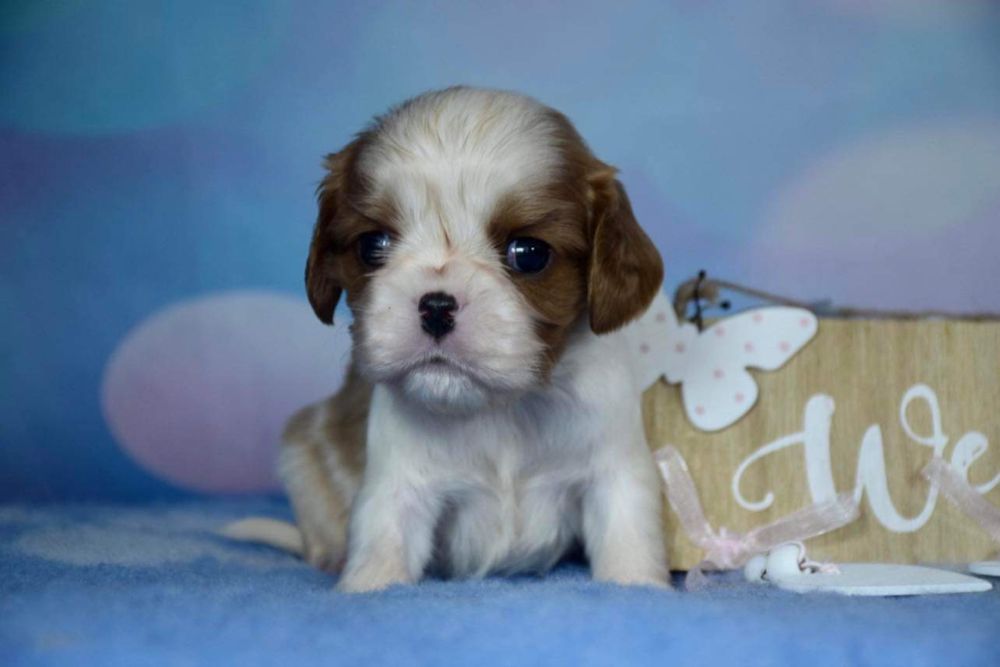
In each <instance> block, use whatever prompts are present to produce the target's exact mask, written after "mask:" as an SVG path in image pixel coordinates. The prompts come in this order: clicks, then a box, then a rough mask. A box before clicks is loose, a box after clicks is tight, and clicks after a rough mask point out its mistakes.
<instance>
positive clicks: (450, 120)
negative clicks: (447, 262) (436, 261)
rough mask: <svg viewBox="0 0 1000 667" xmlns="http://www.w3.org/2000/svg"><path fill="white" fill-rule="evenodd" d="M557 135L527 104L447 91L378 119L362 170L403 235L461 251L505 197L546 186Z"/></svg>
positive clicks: (542, 110) (542, 113)
mask: <svg viewBox="0 0 1000 667" xmlns="http://www.w3.org/2000/svg"><path fill="white" fill-rule="evenodd" d="M556 130H557V126H556V124H555V122H554V120H553V119H552V117H551V116H550V115H549V114H548V113H547V109H546V107H544V106H542V105H541V104H539V103H538V102H536V101H535V100H532V99H531V98H527V97H523V96H520V95H515V94H513V93H505V92H498V91H489V90H472V89H464V88H457V89H451V90H445V91H441V92H437V93H430V94H428V95H424V96H421V97H419V98H416V99H415V100H413V101H411V102H409V103H408V104H406V105H404V106H403V107H401V108H400V109H398V110H396V111H393V112H391V113H390V114H389V115H388V116H386V117H385V118H383V119H381V121H380V122H379V124H378V125H377V127H376V130H375V132H374V135H373V137H372V141H371V143H370V144H369V145H368V146H367V147H366V149H365V151H364V153H363V155H362V158H361V164H360V168H361V171H362V172H363V173H365V174H366V175H367V176H368V177H369V178H370V180H371V183H372V185H373V187H374V189H375V190H376V192H380V193H386V194H388V195H390V196H391V197H392V199H393V202H394V204H395V206H396V208H397V210H398V213H399V216H400V220H397V221H396V223H397V225H398V226H399V227H401V229H402V231H404V232H407V231H411V230H413V231H418V232H419V233H420V234H421V235H424V234H433V235H435V236H436V235H438V234H443V233H447V234H448V237H449V239H450V240H451V241H452V242H456V243H459V242H461V241H462V240H463V239H468V240H472V239H474V238H479V237H481V235H482V231H483V227H484V226H485V224H486V222H487V221H488V219H489V216H490V214H491V213H492V211H493V207H494V206H495V204H496V202H497V201H498V200H499V199H500V198H501V197H503V195H505V194H506V193H509V192H511V191H513V190H516V189H518V188H523V187H527V186H530V185H533V184H534V185H537V184H538V183H541V182H544V181H545V180H547V179H549V178H551V175H552V174H553V173H554V172H555V171H556V169H557V168H558V160H559V155H558V151H557V150H556V148H555V141H554V137H555V132H556ZM414 227H418V228H419V230H414V229H413V228H414Z"/></svg>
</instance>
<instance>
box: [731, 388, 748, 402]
mask: <svg viewBox="0 0 1000 667" xmlns="http://www.w3.org/2000/svg"><path fill="white" fill-rule="evenodd" d="M746 398H747V397H746V396H744V395H743V392H741V391H738V392H736V395H735V396H733V400H734V401H736V402H737V403H742V402H743V401H745V400H746Z"/></svg>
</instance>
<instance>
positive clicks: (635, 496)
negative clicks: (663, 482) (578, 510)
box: [583, 436, 669, 586]
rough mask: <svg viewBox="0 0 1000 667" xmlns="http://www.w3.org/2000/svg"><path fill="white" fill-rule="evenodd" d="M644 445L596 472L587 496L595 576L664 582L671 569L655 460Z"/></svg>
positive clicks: (587, 531) (588, 542)
mask: <svg viewBox="0 0 1000 667" xmlns="http://www.w3.org/2000/svg"><path fill="white" fill-rule="evenodd" d="M640 437H641V436H640ZM641 447H642V450H641V451H637V452H632V453H630V454H631V455H629V456H628V460H627V461H622V462H618V463H617V464H616V465H609V466H606V467H604V468H603V469H602V470H599V471H597V472H596V473H595V475H596V476H595V478H594V480H593V482H592V483H591V484H590V485H589V486H588V488H587V489H586V491H585V492H584V497H583V533H584V545H585V547H586V550H587V555H588V557H589V559H590V569H591V573H592V574H593V577H594V579H597V580H599V581H610V582H614V583H619V584H634V585H653V586H665V585H668V577H669V570H668V568H667V557H666V552H665V544H664V541H663V528H662V524H661V511H662V500H661V495H660V487H659V484H658V481H657V479H656V476H655V475H656V472H655V466H654V464H653V461H652V459H651V458H650V457H649V456H648V453H647V455H646V456H643V455H642V453H645V452H644V450H645V445H644V444H642V445H641ZM646 459H649V460H646Z"/></svg>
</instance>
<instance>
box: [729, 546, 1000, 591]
mask: <svg viewBox="0 0 1000 667" xmlns="http://www.w3.org/2000/svg"><path fill="white" fill-rule="evenodd" d="M998 564H1000V563H998ZM743 576H744V578H745V579H746V580H747V581H749V582H751V583H771V584H774V585H775V586H777V587H778V588H782V589H784V590H788V591H792V592H795V593H814V592H815V593H840V594H842V595H852V596H879V597H900V596H906V595H941V594H945V593H981V592H983V591H988V590H990V589H991V588H992V585H991V584H990V583H989V582H987V581H983V580H982V579H977V578H975V577H970V576H968V575H966V574H961V573H959V572H952V571H949V570H939V569H936V568H931V567H923V566H919V565H896V564H887V563H845V564H843V565H832V564H820V563H813V562H810V561H808V560H807V559H806V552H805V547H804V546H803V545H802V544H801V543H797V542H793V543H788V544H782V545H781V546H778V547H775V548H774V549H772V550H771V551H770V553H767V554H760V555H757V556H754V557H753V558H751V559H750V560H749V561H748V562H747V564H746V566H745V567H744V569H743Z"/></svg>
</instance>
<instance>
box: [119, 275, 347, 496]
mask: <svg viewBox="0 0 1000 667" xmlns="http://www.w3.org/2000/svg"><path fill="white" fill-rule="evenodd" d="M349 353H350V344H349V336H348V333H347V325H346V323H345V322H342V321H340V322H337V325H336V326H334V327H333V328H330V327H326V326H324V325H322V324H321V323H320V322H319V321H318V320H317V319H316V318H315V316H314V315H313V313H312V311H311V310H310V308H309V305H308V304H307V303H306V302H305V301H304V300H302V299H297V298H293V297H290V296H287V295H284V294H280V293H275V292H265V291H238V292H235V291H234V292H221V293H215V294H210V295H206V296H203V297H200V298H197V299H194V300H191V301H185V302H181V303H178V304H175V305H172V306H169V307H167V308H164V309H163V310H161V311H159V312H157V313H155V314H153V315H152V316H151V317H149V318H148V319H147V320H145V321H143V322H141V323H140V324H139V325H138V326H136V327H135V328H134V329H133V330H132V331H131V332H129V333H128V335H127V336H126V337H125V338H124V339H123V340H122V342H121V343H120V344H119V346H118V348H117V349H116V350H115V351H114V353H113V354H112V355H111V358H110V359H109V360H108V363H107V366H106V368H105V372H104V381H103V384H102V388H101V406H102V410H103V412H104V417H105V420H106V421H107V424H108V427H109V428H110V429H111V432H112V433H113V435H114V436H115V439H116V440H117V442H118V443H119V444H120V445H121V447H122V448H123V449H124V450H125V451H126V452H127V453H128V454H129V455H130V456H131V457H132V458H133V459H134V460H135V461H136V462H138V464H139V465H140V466H142V467H143V468H144V469H145V470H147V471H148V472H150V473H152V474H154V475H156V476H157V477H159V478H161V479H164V480H166V481H169V482H171V483H173V484H175V485H177V486H180V487H182V488H185V489H189V490H193V491H200V492H209V493H251V492H262V491H271V490H275V489H277V488H278V486H279V485H278V482H277V478H276V476H275V465H274V464H275V459H276V455H277V452H278V444H279V438H280V435H281V431H282V428H283V426H284V422H285V420H287V418H288V417H289V416H290V415H291V414H292V413H293V412H294V411H295V410H297V409H298V408H300V407H302V406H304V405H306V404H308V403H310V402H312V401H315V400H317V399H319V398H321V397H323V396H326V395H328V394H329V393H331V392H332V391H334V390H335V389H336V388H337V387H338V386H339V385H340V382H341V380H342V379H343V376H344V371H345V369H346V365H347V360H348V358H349Z"/></svg>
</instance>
